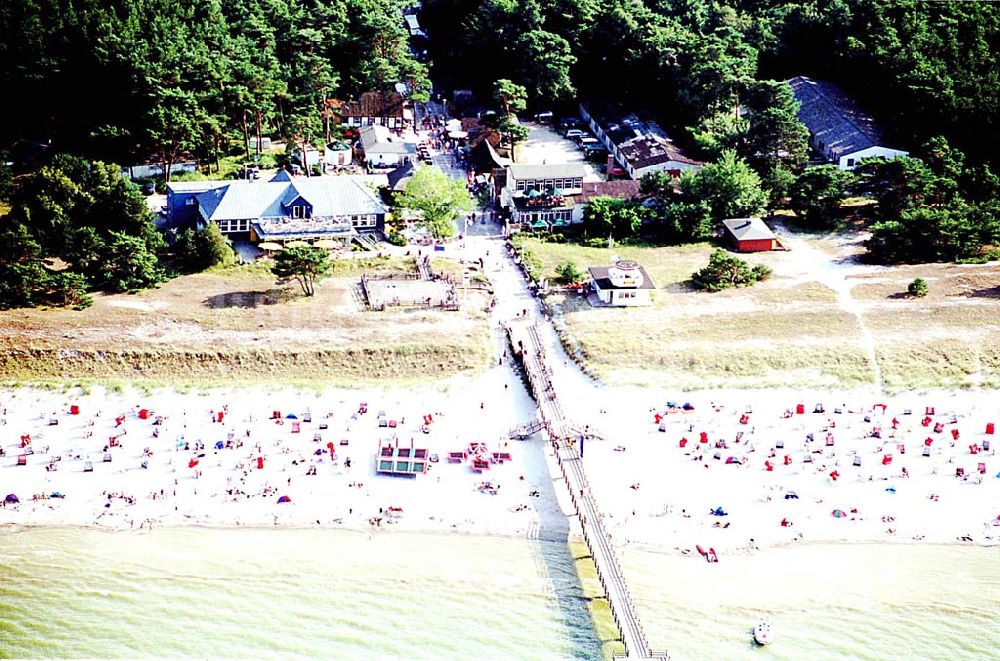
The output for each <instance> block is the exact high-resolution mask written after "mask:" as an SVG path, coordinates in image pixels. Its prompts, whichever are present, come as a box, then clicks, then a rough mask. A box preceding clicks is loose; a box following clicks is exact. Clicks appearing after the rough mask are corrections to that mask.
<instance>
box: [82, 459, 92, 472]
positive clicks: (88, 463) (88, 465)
mask: <svg viewBox="0 0 1000 661" xmlns="http://www.w3.org/2000/svg"><path fill="white" fill-rule="evenodd" d="M83 472H84V473H93V472H94V463H93V462H92V461H85V462H83Z"/></svg>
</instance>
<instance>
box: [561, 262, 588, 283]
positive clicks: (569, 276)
mask: <svg viewBox="0 0 1000 661" xmlns="http://www.w3.org/2000/svg"><path fill="white" fill-rule="evenodd" d="M555 271H556V275H558V276H559V280H560V282H562V283H564V284H567V285H570V284H573V283H576V282H580V281H581V280H582V279H583V271H581V270H580V267H579V266H577V265H576V262H574V261H573V260H572V259H567V260H565V261H562V262H559V264H557V265H556V269H555Z"/></svg>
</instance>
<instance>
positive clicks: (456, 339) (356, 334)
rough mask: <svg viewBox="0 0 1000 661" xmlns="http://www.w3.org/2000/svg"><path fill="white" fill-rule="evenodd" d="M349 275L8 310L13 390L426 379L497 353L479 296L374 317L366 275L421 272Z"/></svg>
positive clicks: (221, 283)
mask: <svg viewBox="0 0 1000 661" xmlns="http://www.w3.org/2000/svg"><path fill="white" fill-rule="evenodd" d="M341 263H342V264H343V267H342V268H343V270H344V271H347V273H348V274H347V275H338V276H336V277H332V278H327V279H325V280H323V281H322V282H321V283H319V284H318V286H317V290H316V295H315V296H312V297H306V296H304V295H303V294H302V293H301V291H300V290H299V289H298V287H297V286H295V285H288V286H285V287H277V286H275V284H274V282H275V281H274V276H272V275H270V273H269V271H268V270H266V267H261V266H257V265H244V266H234V267H229V268H226V269H219V270H215V271H212V272H208V273H201V274H195V275H189V276H182V277H179V278H176V279H174V280H172V281H170V282H167V283H164V284H163V285H162V286H161V287H159V288H157V289H152V290H148V291H144V292H141V293H139V294H134V295H128V294H123V295H97V296H95V302H94V305H93V306H92V307H90V308H88V309H86V310H83V311H72V310H36V309H25V310H8V311H3V312H0V374H2V375H3V376H4V378H5V379H6V380H23V381H31V382H52V383H62V382H65V381H70V380H87V381H93V382H99V383H102V384H103V383H107V382H109V381H113V380H122V381H125V382H128V383H132V384H134V383H141V382H148V383H151V384H154V385H160V384H164V385H165V384H183V383H190V384H192V387H202V386H206V385H208V386H211V385H215V384H230V385H231V384H234V383H236V384H238V383H248V384H252V383H259V382H260V381H261V380H268V381H274V382H278V383H284V384H295V383H300V382H301V383H307V384H309V383H316V384H319V385H343V384H359V383H360V384H374V383H378V382H384V381H385V380H386V379H391V380H393V381H403V382H407V381H413V382H420V381H427V380H430V379H438V378H442V377H448V376H451V375H453V374H456V373H460V372H469V371H475V370H481V369H483V368H484V367H485V366H486V365H488V364H489V363H490V362H491V357H490V356H491V353H490V352H491V349H490V347H491V344H490V335H489V329H488V324H487V315H486V313H485V312H484V308H485V302H484V300H483V295H482V294H481V293H479V292H469V293H467V294H464V295H462V296H461V298H462V308H461V309H460V310H459V311H458V312H454V311H444V310H439V309H393V310H387V311H385V312H369V311H366V310H363V309H361V308H360V307H359V304H358V302H357V298H356V294H355V293H354V290H355V287H356V284H357V281H358V278H359V275H358V274H359V273H360V272H361V271H368V272H373V271H376V270H377V271H380V272H387V271H388V272H394V271H395V272H407V273H410V272H413V270H414V268H415V263H414V261H413V259H412V258H409V259H407V258H377V257H373V258H365V259H359V260H341Z"/></svg>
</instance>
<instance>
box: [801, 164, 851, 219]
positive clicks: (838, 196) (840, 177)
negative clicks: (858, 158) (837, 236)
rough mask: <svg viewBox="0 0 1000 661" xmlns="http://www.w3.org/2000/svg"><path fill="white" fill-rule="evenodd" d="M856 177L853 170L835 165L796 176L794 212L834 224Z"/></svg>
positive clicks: (821, 166) (806, 217) (811, 169)
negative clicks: (842, 202)
mask: <svg viewBox="0 0 1000 661" xmlns="http://www.w3.org/2000/svg"><path fill="white" fill-rule="evenodd" d="M853 180H854V176H853V175H852V174H851V173H850V172H847V171H845V170H841V169H840V168H838V167H837V166H836V165H820V166H817V167H813V168H808V169H806V170H805V171H803V172H802V174H800V175H799V176H798V177H797V178H796V179H795V183H794V184H792V186H791V190H790V191H789V198H790V200H789V202H790V205H791V207H792V211H794V212H795V214H796V215H797V216H799V217H800V218H802V219H803V220H805V221H806V222H809V223H814V224H817V225H823V226H832V225H833V224H834V222H835V221H836V219H837V211H838V209H840V203H841V201H843V199H844V198H845V197H846V196H847V190H848V187H849V186H850V185H851V182H852V181H853Z"/></svg>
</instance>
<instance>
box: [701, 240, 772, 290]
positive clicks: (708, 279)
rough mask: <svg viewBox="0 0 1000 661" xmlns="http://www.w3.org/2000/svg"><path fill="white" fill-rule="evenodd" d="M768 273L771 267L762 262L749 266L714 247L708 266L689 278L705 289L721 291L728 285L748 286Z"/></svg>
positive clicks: (769, 273)
mask: <svg viewBox="0 0 1000 661" xmlns="http://www.w3.org/2000/svg"><path fill="white" fill-rule="evenodd" d="M770 275H771V269H769V268H768V267H766V266H764V265H763V264H758V265H756V266H754V267H751V266H750V265H749V264H747V263H746V262H745V261H743V260H742V259H740V258H739V257H734V256H732V255H730V254H729V253H727V252H726V251H725V250H720V249H718V248H716V249H715V250H713V251H712V254H711V256H709V258H708V266H706V267H705V268H703V269H701V270H700V271H698V272H696V273H695V274H693V275H692V276H691V280H692V281H693V282H694V284H695V285H696V286H698V287H700V288H701V289H704V290H706V291H722V290H723V289H728V288H729V287H749V286H750V285H752V284H754V283H755V282H759V281H761V280H766V279H767V278H768V277H770Z"/></svg>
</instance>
